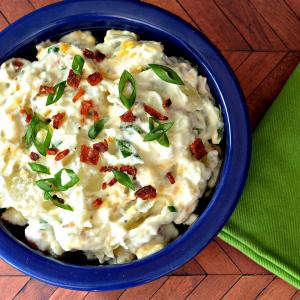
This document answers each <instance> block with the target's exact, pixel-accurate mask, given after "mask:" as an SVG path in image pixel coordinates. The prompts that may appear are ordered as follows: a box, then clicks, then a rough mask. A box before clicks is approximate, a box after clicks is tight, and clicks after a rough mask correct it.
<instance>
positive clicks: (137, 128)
mask: <svg viewBox="0 0 300 300" xmlns="http://www.w3.org/2000/svg"><path fill="white" fill-rule="evenodd" d="M120 128H121V129H129V128H132V129H133V130H135V131H136V132H137V133H139V134H143V133H145V131H144V130H143V129H142V128H141V127H140V126H138V125H136V124H122V125H121V126H120Z"/></svg>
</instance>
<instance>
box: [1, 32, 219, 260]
mask: <svg viewBox="0 0 300 300" xmlns="http://www.w3.org/2000/svg"><path fill="white" fill-rule="evenodd" d="M51 47H56V51H49V48H51ZM84 48H88V49H90V50H91V51H95V50H99V51H101V52H102V53H103V54H105V55H106V58H105V59H104V60H103V61H102V62H96V61H95V60H92V59H87V58H85V63H84V67H83V75H82V78H81V82H80V86H79V88H82V89H84V90H85V94H84V95H83V96H82V97H81V98H80V100H79V101H77V102H75V103H74V102H73V101H72V99H73V97H74V95H75V94H76V93H77V92H78V89H76V90H75V89H74V88H71V87H69V86H66V88H65V90H64V93H63V96H62V98H61V99H60V100H59V101H58V102H56V103H54V104H52V105H49V106H46V101H47V95H42V96H39V95H38V92H39V88H40V86H41V85H48V86H54V85H55V84H57V83H58V82H61V81H63V80H66V79H67V77H68V73H69V70H70V68H71V65H72V61H73V58H74V55H81V56H82V57H83V54H82V51H83V49H84ZM37 49H38V55H37V59H38V60H37V61H34V62H29V61H27V60H24V59H18V61H21V62H22V63H23V66H22V67H21V68H18V67H16V66H15V65H14V63H13V61H14V59H10V60H8V61H7V62H5V63H3V64H2V66H1V68H0V118H1V122H0V174H1V175H0V207H1V208H6V209H7V210H6V211H5V212H4V213H3V215H2V218H3V219H4V220H6V221H9V222H11V223H13V224H17V225H22V226H23V225H25V224H27V227H26V230H25V235H26V237H27V239H28V240H29V241H31V242H33V243H35V244H36V245H37V246H38V247H39V249H41V250H42V251H49V252H50V253H51V254H52V255H54V256H56V255H61V254H62V253H63V252H65V251H75V250H82V251H84V253H85V254H86V256H87V257H88V258H89V259H95V258H97V259H98V260H99V262H100V263H104V262H108V263H123V262H126V261H130V260H133V259H135V258H142V257H144V256H147V255H149V254H151V253H154V252H156V251H158V250H160V249H162V248H163V247H165V246H166V245H167V244H168V243H169V242H170V241H171V240H173V239H175V238H176V237H177V236H178V234H179V233H178V231H177V229H176V227H175V226H174V224H182V223H184V224H188V225H190V224H192V223H193V222H194V221H195V220H196V218H197V215H195V214H194V213H193V212H194V210H195V208H196V207H197V204H198V201H202V200H201V197H202V196H203V194H204V193H205V191H206V190H207V189H208V188H212V187H213V186H214V185H215V183H216V180H217V177H218V173H219V170H220V166H221V162H222V159H221V157H220V151H219V146H218V144H219V143H220V141H221V138H222V136H221V135H220V132H221V131H222V129H223V121H222V117H221V114H220V111H219V109H218V108H217V107H216V106H215V104H214V101H213V98H212V95H211V93H210V91H209V88H208V86H207V83H206V78H204V77H202V76H198V74H197V70H196V69H195V68H194V67H193V66H192V65H191V64H190V63H189V62H187V61H183V60H182V59H177V58H175V57H167V56H166V55H165V54H164V52H163V45H162V44H161V43H159V42H154V41H140V40H138V37H137V35H136V34H134V33H132V32H128V31H118V30H109V31H107V34H106V36H105V39H104V42H103V43H99V44H96V40H95V38H94V37H93V36H92V34H91V33H90V32H73V33H70V34H68V35H66V36H64V37H62V38H61V40H60V41H59V42H55V43H53V42H50V41H46V42H44V43H41V44H40V45H38V46H37ZM153 63H155V64H161V65H168V66H169V67H170V68H172V69H173V70H174V71H175V72H176V73H177V74H178V75H179V76H180V77H181V79H182V80H183V81H184V85H176V84H171V83H168V82H165V81H163V80H161V79H160V78H159V77H158V76H157V75H156V74H155V73H154V72H153V70H152V69H149V68H148V64H153ZM125 69H126V70H127V71H129V72H130V73H131V74H132V75H133V76H134V79H135V82H136V92H137V95H136V101H135V104H134V106H133V107H132V112H133V114H134V115H135V116H136V120H135V122H134V124H135V125H136V126H139V127H140V128H141V129H142V131H143V132H145V133H147V132H149V128H148V119H149V115H148V114H147V113H146V112H145V111H144V104H148V105H150V106H151V107H153V108H154V109H156V110H157V111H159V112H160V113H161V114H163V115H166V116H168V118H169V120H168V121H173V122H174V125H173V127H172V128H171V129H170V130H168V132H167V136H168V138H169V141H170V146H169V147H164V146H162V145H160V144H159V143H158V142H157V141H151V142H144V141H143V138H144V135H145V134H141V133H138V132H137V131H136V130H134V129H133V128H132V126H130V123H128V124H127V123H124V122H121V120H120V116H121V115H122V114H124V113H126V111H127V109H126V108H125V107H124V105H123V104H122V103H121V101H120V98H119V90H118V84H119V80H120V76H121V74H122V72H123V71H124V70H125ZM96 71H98V72H100V73H101V74H102V76H103V80H102V81H101V82H100V83H99V84H97V85H95V86H91V85H90V84H89V83H88V81H87V76H88V75H89V74H92V73H94V72H96ZM167 98H170V99H171V101H172V105H171V106H170V107H169V108H168V109H164V108H163V106H162V102H163V100H165V99H167ZM83 100H92V101H93V103H94V108H95V109H96V110H97V111H98V112H99V114H100V116H101V118H102V117H108V118H109V119H108V121H107V123H106V124H105V126H104V129H103V130H102V131H101V133H100V134H99V135H98V136H97V138H96V139H95V140H91V139H90V138H89V137H88V131H89V128H90V127H91V126H92V125H93V120H92V119H91V118H86V119H85V120H84V122H82V116H81V115H80V107H81V102H82V101H83ZM23 108H26V109H32V111H33V112H35V113H37V114H38V115H39V116H40V117H41V118H44V119H47V118H51V117H52V116H54V115H56V114H58V113H62V112H64V113H65V114H66V117H65V119H64V122H63V124H62V126H61V127H60V128H59V129H54V130H53V137H52V140H51V144H52V145H54V146H55V147H57V148H59V150H64V149H69V150H70V154H69V155H68V156H66V157H65V158H64V159H62V160H60V161H56V160H55V159H54V158H55V156H53V155H47V156H42V155H40V158H39V159H38V161H37V163H39V164H43V165H45V166H47V167H48V168H49V170H50V174H52V175H53V174H55V173H57V172H58V171H60V170H61V169H62V168H68V169H72V170H73V171H74V172H75V173H76V174H77V175H78V177H79V179H80V180H79V182H78V183H77V184H76V185H74V186H73V187H72V188H70V189H68V190H66V191H63V192H57V193H56V194H57V196H58V197H61V198H63V199H64V201H65V203H66V204H68V205H70V206H71V207H72V208H73V211H69V210H65V209H62V208H60V207H57V206H55V205H54V204H53V203H52V202H51V201H45V200H44V192H43V191H42V190H41V189H40V188H39V187H38V186H37V185H36V184H35V182H36V181H37V180H39V179H44V178H49V177H50V176H49V175H46V174H42V173H37V172H34V171H32V170H31V169H30V167H29V165H28V163H29V162H32V161H31V160H30V157H29V156H30V153H31V152H32V151H33V152H37V150H36V148H35V146H34V145H31V146H30V148H26V147H25V144H24V139H23V137H24V135H25V132H26V129H27V127H28V124H27V123H26V121H25V118H26V115H24V114H22V113H21V110H22V109H23ZM50 125H51V124H50ZM195 138H201V140H202V142H203V144H204V145H205V148H206V150H207V152H208V154H207V155H206V156H204V157H203V158H202V159H201V160H196V159H195V157H193V155H192V154H191V151H190V149H189V145H190V144H191V143H193V141H194V140H195ZM104 139H107V141H108V146H109V149H108V151H107V152H104V153H102V154H100V159H99V162H98V164H97V165H95V166H94V165H91V164H87V163H83V162H81V161H80V151H81V145H83V144H86V145H88V146H90V147H92V145H93V143H96V142H99V141H103V140H104ZM118 140H127V141H129V142H130V143H131V145H132V147H133V148H132V149H133V151H134V152H135V155H130V156H128V157H126V158H124V157H123V156H122V153H121V151H120V149H119V146H118V142H117V141H118ZM121 165H129V166H134V167H136V169H137V175H136V179H135V181H134V182H135V185H136V188H137V189H138V188H140V187H143V186H147V185H151V186H153V187H155V189H156V192H157V196H156V197H155V198H154V199H150V200H142V199H140V198H137V197H136V196H135V192H134V191H133V190H130V189H128V188H127V187H125V186H124V185H121V184H120V183H116V184H114V185H113V186H111V187H108V188H107V189H105V190H103V189H102V188H101V186H102V183H103V182H109V181H110V180H111V179H112V178H113V174H112V172H106V173H101V172H99V168H100V166H121ZM168 172H171V173H172V174H173V176H174V178H175V181H176V182H175V183H174V184H171V183H170V182H169V181H168V179H167V177H166V174H167V173H168ZM63 180H64V181H68V179H64V178H63ZM97 198H101V199H102V200H103V202H102V204H101V205H100V206H99V207H97V208H94V207H93V201H94V200H95V199H97ZM170 206H172V207H174V208H175V210H176V211H171V210H170V209H169V208H168V207H170Z"/></svg>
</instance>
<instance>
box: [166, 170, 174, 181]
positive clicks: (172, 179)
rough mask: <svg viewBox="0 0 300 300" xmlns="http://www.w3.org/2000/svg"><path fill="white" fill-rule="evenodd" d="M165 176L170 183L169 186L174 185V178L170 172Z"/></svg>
mask: <svg viewBox="0 0 300 300" xmlns="http://www.w3.org/2000/svg"><path fill="white" fill-rule="evenodd" d="M166 176H167V178H168V179H169V181H170V183H171V184H174V183H175V178H174V176H173V175H172V173H171V172H168V173H167V175H166Z"/></svg>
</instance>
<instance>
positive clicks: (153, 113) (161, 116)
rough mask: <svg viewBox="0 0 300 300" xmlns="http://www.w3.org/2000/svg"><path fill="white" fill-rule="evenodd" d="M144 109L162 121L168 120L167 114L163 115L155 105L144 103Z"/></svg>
mask: <svg viewBox="0 0 300 300" xmlns="http://www.w3.org/2000/svg"><path fill="white" fill-rule="evenodd" d="M144 110H145V112H146V113H148V114H149V115H150V116H152V117H154V118H155V119H158V120H160V121H166V120H168V117H167V116H164V115H162V114H161V113H160V112H159V111H157V110H155V109H154V108H153V107H151V106H149V105H147V104H144Z"/></svg>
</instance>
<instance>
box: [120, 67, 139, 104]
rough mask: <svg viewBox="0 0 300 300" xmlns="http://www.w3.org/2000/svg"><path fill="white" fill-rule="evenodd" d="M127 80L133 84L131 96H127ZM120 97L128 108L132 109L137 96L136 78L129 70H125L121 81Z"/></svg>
mask: <svg viewBox="0 0 300 300" xmlns="http://www.w3.org/2000/svg"><path fill="white" fill-rule="evenodd" d="M127 82H128V83H129V84H130V85H131V89H132V91H131V94H130V95H129V96H126V95H125V91H124V90H125V88H126V83H127ZM119 97H120V99H121V101H122V103H123V105H124V106H125V107H126V108H128V109H130V108H131V107H132V106H133V104H134V102H135V98H136V85H135V80H134V77H133V76H132V75H131V74H130V73H129V72H128V71H127V70H124V72H123V73H122V75H121V78H120V81H119Z"/></svg>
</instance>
